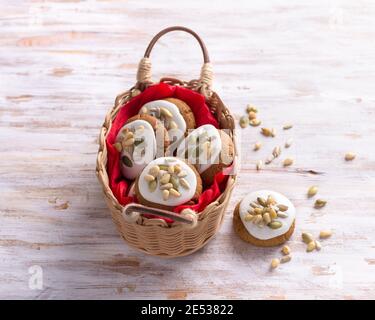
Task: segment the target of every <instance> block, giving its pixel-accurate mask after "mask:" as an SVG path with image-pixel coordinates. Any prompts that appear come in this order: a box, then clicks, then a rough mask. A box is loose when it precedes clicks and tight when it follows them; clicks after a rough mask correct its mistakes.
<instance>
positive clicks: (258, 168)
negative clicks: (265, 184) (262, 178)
mask: <svg viewBox="0 0 375 320" xmlns="http://www.w3.org/2000/svg"><path fill="white" fill-rule="evenodd" d="M262 168H263V161H262V160H258V161H257V164H256V169H257V170H258V171H259V170H261V169H262Z"/></svg>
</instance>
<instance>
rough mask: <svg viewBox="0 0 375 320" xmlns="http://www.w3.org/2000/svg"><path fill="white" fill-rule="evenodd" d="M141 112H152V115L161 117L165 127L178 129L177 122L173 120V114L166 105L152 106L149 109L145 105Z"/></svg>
mask: <svg viewBox="0 0 375 320" xmlns="http://www.w3.org/2000/svg"><path fill="white" fill-rule="evenodd" d="M141 113H143V114H145V113H147V114H150V115H151V116H153V117H155V118H157V119H159V120H160V121H161V122H162V123H163V125H164V127H165V128H166V129H167V130H170V129H177V128H178V126H177V123H176V122H175V121H173V114H172V112H170V111H169V110H168V109H167V108H165V107H152V108H150V109H147V108H146V107H143V108H142V109H141Z"/></svg>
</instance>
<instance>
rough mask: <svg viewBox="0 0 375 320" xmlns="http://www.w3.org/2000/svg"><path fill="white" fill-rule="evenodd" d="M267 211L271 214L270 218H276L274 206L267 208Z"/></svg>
mask: <svg viewBox="0 0 375 320" xmlns="http://www.w3.org/2000/svg"><path fill="white" fill-rule="evenodd" d="M269 213H270V216H271V218H272V219H276V218H277V212H276V211H275V209H274V208H269Z"/></svg>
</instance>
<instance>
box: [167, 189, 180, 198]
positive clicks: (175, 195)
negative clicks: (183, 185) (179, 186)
mask: <svg viewBox="0 0 375 320" xmlns="http://www.w3.org/2000/svg"><path fill="white" fill-rule="evenodd" d="M169 194H170V195H172V196H174V197H180V196H181V193H179V192H178V191H177V190H176V189H173V188H172V189H170V190H169Z"/></svg>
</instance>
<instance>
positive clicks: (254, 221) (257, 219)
mask: <svg viewBox="0 0 375 320" xmlns="http://www.w3.org/2000/svg"><path fill="white" fill-rule="evenodd" d="M261 221H263V217H262V215H261V214H257V215H256V216H255V218H254V220H253V223H254V224H259V223H260V222H261Z"/></svg>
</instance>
